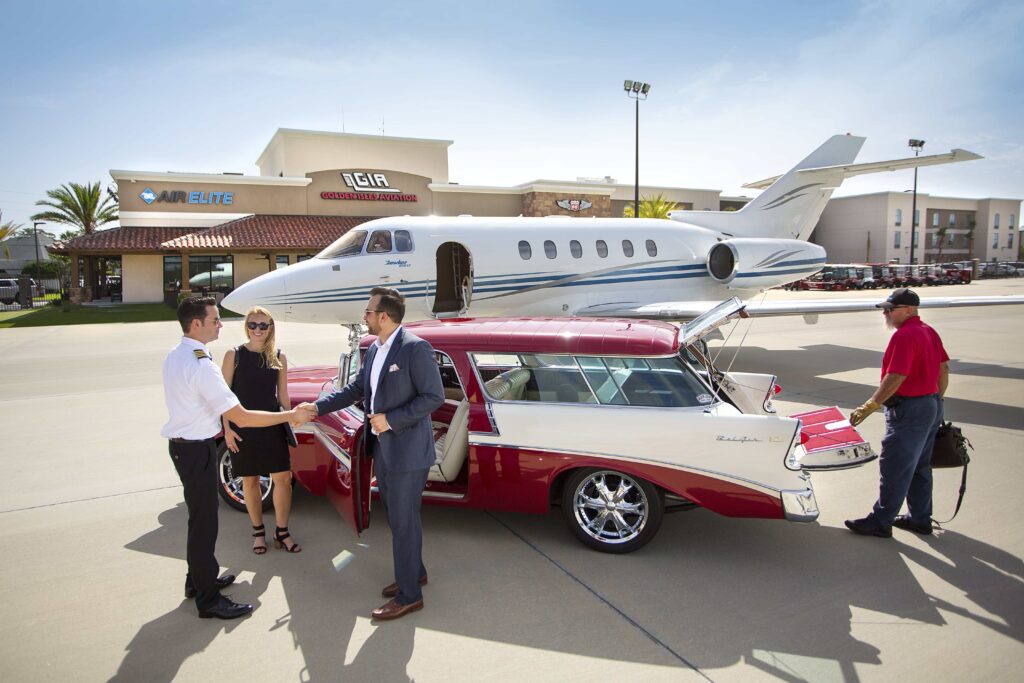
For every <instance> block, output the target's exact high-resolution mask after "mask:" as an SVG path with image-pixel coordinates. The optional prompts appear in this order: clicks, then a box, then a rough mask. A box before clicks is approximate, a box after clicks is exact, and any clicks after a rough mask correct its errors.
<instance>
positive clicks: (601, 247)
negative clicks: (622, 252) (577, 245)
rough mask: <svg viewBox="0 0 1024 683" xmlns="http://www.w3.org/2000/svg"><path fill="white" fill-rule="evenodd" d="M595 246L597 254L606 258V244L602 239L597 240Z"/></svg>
mask: <svg viewBox="0 0 1024 683" xmlns="http://www.w3.org/2000/svg"><path fill="white" fill-rule="evenodd" d="M595 246H596V247H597V255H598V256H600V257H601V258H608V245H607V244H606V243H605V241H604V240H598V241H597V242H596V244H595Z"/></svg>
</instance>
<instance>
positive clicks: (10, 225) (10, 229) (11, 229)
mask: <svg viewBox="0 0 1024 683" xmlns="http://www.w3.org/2000/svg"><path fill="white" fill-rule="evenodd" d="M3 220H4V211H3V209H0V242H2V241H4V240H6V239H7V238H8V237H14V235H15V234H17V232H18V230H20V229H21V223H15V222H14V221H7V222H6V223H4V222H3ZM4 258H5V259H10V258H11V249H10V247H8V246H7V245H6V244H5V245H4Z"/></svg>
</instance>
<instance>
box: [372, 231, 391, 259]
mask: <svg viewBox="0 0 1024 683" xmlns="http://www.w3.org/2000/svg"><path fill="white" fill-rule="evenodd" d="M366 253H367V254H389V253H391V231H390V230H374V231H373V234H372V235H370V241H369V242H367V243H366Z"/></svg>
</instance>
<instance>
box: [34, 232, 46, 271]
mask: <svg viewBox="0 0 1024 683" xmlns="http://www.w3.org/2000/svg"><path fill="white" fill-rule="evenodd" d="M40 225H46V221H32V234H33V235H34V236H35V238H36V277H42V275H43V274H42V273H41V272H40V270H39V226H40Z"/></svg>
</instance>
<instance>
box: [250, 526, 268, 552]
mask: <svg viewBox="0 0 1024 683" xmlns="http://www.w3.org/2000/svg"><path fill="white" fill-rule="evenodd" d="M252 530H253V531H254V532H256V533H254V534H253V535H252V537H253V538H262V539H263V545H256V544H255V542H254V543H253V546H252V554H253V555H262V554H263V553H265V552H267V527H266V526H264V525H263V524H260V525H259V526H254V527H253V528H252Z"/></svg>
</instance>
